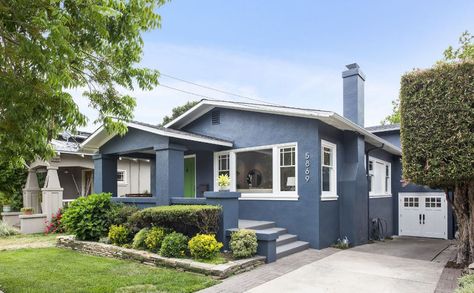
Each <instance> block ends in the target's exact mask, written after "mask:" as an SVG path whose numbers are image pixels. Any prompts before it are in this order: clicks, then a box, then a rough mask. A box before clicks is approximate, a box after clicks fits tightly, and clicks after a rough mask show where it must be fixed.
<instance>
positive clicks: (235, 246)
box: [230, 229, 258, 258]
mask: <svg viewBox="0 0 474 293" xmlns="http://www.w3.org/2000/svg"><path fill="white" fill-rule="evenodd" d="M257 246H258V244H257V234H255V231H253V230H246V229H241V230H239V231H236V232H233V233H232V234H231V236H230V249H231V250H232V254H233V255H234V257H236V258H245V257H250V256H253V255H254V254H255V253H257Z"/></svg>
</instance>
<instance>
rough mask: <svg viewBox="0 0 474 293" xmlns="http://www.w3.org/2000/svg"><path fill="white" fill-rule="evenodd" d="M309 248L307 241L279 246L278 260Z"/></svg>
mask: <svg viewBox="0 0 474 293" xmlns="http://www.w3.org/2000/svg"><path fill="white" fill-rule="evenodd" d="M308 248H309V243H308V242H305V241H294V242H290V243H288V244H284V245H281V246H277V249H276V250H277V251H276V253H277V259H278V258H282V257H284V256H288V255H290V254H293V253H297V252H300V251H303V250H305V249H308Z"/></svg>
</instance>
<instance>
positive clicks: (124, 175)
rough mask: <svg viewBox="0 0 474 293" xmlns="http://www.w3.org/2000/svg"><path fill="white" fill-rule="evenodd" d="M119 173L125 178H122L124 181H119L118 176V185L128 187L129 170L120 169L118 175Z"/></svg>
mask: <svg viewBox="0 0 474 293" xmlns="http://www.w3.org/2000/svg"><path fill="white" fill-rule="evenodd" d="M119 172H122V173H123V176H122V178H123V180H118V176H117V183H118V184H119V185H121V186H123V185H127V170H124V169H118V170H117V174H118V173H119Z"/></svg>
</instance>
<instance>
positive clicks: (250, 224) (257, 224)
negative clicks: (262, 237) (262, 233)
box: [239, 219, 275, 230]
mask: <svg viewBox="0 0 474 293" xmlns="http://www.w3.org/2000/svg"><path fill="white" fill-rule="evenodd" d="M273 227H275V222H271V221H255V220H241V219H239V229H250V230H264V229H269V228H273Z"/></svg>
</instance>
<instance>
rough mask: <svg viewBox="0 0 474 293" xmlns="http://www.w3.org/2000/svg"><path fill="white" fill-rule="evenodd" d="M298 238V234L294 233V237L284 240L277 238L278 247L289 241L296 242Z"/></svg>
mask: <svg viewBox="0 0 474 293" xmlns="http://www.w3.org/2000/svg"><path fill="white" fill-rule="evenodd" d="M297 240H298V236H296V235H294V236H292V237H289V238H286V239H282V240H278V239H277V247H278V246H282V245H285V244H288V243H291V242H295V241H297Z"/></svg>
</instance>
